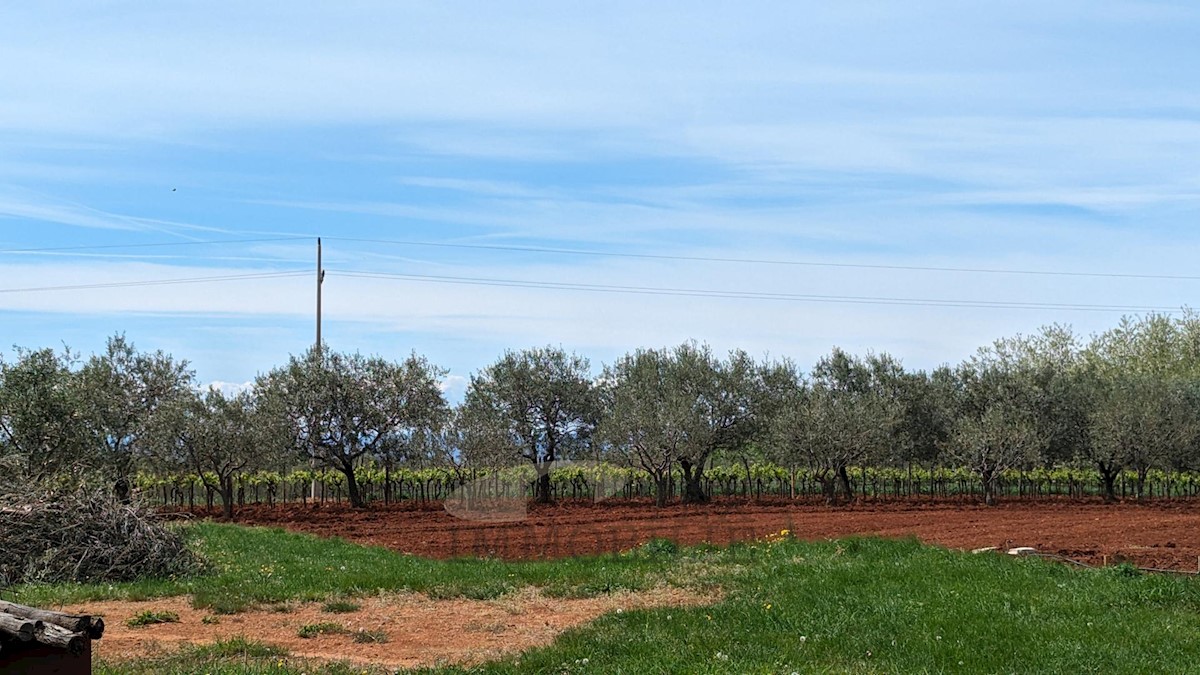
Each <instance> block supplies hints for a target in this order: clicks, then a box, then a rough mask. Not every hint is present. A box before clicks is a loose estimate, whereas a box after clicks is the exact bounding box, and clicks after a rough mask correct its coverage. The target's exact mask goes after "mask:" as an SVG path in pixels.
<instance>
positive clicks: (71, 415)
mask: <svg viewBox="0 0 1200 675" xmlns="http://www.w3.org/2000/svg"><path fill="white" fill-rule="evenodd" d="M74 361H75V359H74V356H73V355H72V354H71V353H70V351H67V350H64V351H63V352H62V353H58V352H55V350H53V349H48V348H47V349H38V350H31V349H22V348H17V349H16V359H15V360H14V361H11V362H10V361H5V360H3V359H0V456H5V457H6V458H7V459H6V464H9V465H10V466H12V467H14V468H16V470H17V471H18V472H19V473H20V474H21V475H22V476H23V477H24V478H28V479H33V480H41V479H45V478H49V477H51V476H54V475H63V474H65V473H66V472H67V471H68V470H69V469H79V468H81V466H82V465H83V463H84V460H85V458H86V454H87V451H88V448H89V444H88V435H87V428H86V426H85V424H84V419H83V415H82V405H81V399H82V391H81V387H80V386H79V378H78V377H76V374H75V373H74V372H73V370H72V366H73V363H74Z"/></svg>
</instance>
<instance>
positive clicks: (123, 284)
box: [0, 271, 308, 293]
mask: <svg viewBox="0 0 1200 675" xmlns="http://www.w3.org/2000/svg"><path fill="white" fill-rule="evenodd" d="M307 275H308V272H307V271H295V272H261V273H257V274H225V275H221V276H211V277H184V278H178V279H146V280H142V281H114V282H109V283H97V284H73V285H69V286H35V287H28V288H0V293H40V292H43V291H82V290H91V289H97V288H135V287H139V286H171V285H175V284H201V283H208V282H216V281H246V280H252V279H284V278H288V277H301V276H307Z"/></svg>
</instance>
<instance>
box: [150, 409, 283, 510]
mask: <svg viewBox="0 0 1200 675" xmlns="http://www.w3.org/2000/svg"><path fill="white" fill-rule="evenodd" d="M145 436H146V438H145V439H144V442H145V444H146V446H147V447H148V449H149V452H150V453H151V455H152V456H153V457H155V458H156V459H157V460H158V461H159V462H160V463H162V464H164V465H166V466H169V467H172V468H183V469H186V470H187V471H190V472H191V473H193V474H195V475H196V476H198V477H199V479H200V482H201V483H203V484H204V486H205V487H207V488H208V489H210V490H212V491H213V492H216V493H217V494H219V495H220V496H221V503H222V506H223V509H224V514H225V517H226V518H227V519H229V520H232V519H233V517H234V513H233V503H234V483H235V481H236V479H237V477H238V476H239V475H241V474H244V473H246V472H249V471H255V470H258V469H267V468H271V467H273V466H276V465H278V464H279V463H280V462H281V460H282V458H283V456H284V454H285V452H286V450H287V448H288V444H287V436H286V429H285V428H283V426H282V420H281V418H280V417H279V416H278V415H274V414H272V413H271V412H270V411H268V410H265V409H264V406H263V405H262V402H261V401H260V399H259V397H257V396H256V395H255V394H253V393H250V392H243V393H241V394H239V395H237V396H233V397H227V396H225V395H224V394H223V393H221V391H220V390H218V389H215V388H213V389H209V390H208V391H207V392H204V393H203V394H201V393H199V392H194V391H192V392H188V393H187V394H185V395H182V396H177V397H174V398H172V399H171V400H170V401H168V402H166V403H165V404H163V406H162V407H161V408H160V409H159V410H158V412H157V414H156V415H155V416H154V418H153V420H152V421H151V422H150V424H149V425H148V426H147V427H146V430H145Z"/></svg>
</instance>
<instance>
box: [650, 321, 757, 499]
mask: <svg viewBox="0 0 1200 675" xmlns="http://www.w3.org/2000/svg"><path fill="white" fill-rule="evenodd" d="M665 364H666V367H667V368H668V369H670V370H671V371H672V372H671V375H670V382H671V383H672V386H673V387H675V388H676V389H677V396H678V399H676V400H678V401H680V402H682V403H681V405H682V407H681V408H680V410H679V413H678V414H679V419H680V424H681V426H682V428H683V429H684V431H685V433H683V434H682V435H681V442H680V443H679V444H678V446H677V447H676V449H675V455H676V461H677V463H678V464H679V469H680V472H681V473H682V474H683V501H684V503H697V502H704V501H708V495H707V494H706V493H705V490H704V471H705V467H706V465H707V464H708V462H709V460H710V458H712V457H713V455H714V454H715V453H717V452H719V451H725V452H729V453H731V454H736V453H740V452H742V451H744V450H745V449H746V448H747V447H748V446H749V445H750V444H751V443H752V442H753V441H754V440H755V439H757V438H760V437H761V435H762V430H763V428H764V425H765V424H766V423H767V421H768V420H769V418H770V415H769V408H770V405H769V403H768V402H769V401H771V400H772V399H771V392H770V391H769V386H768V380H769V379H770V377H771V376H772V374H773V373H774V370H773V369H772V368H771V367H768V366H762V365H759V364H758V363H755V361H754V359H753V358H751V357H750V356H749V355H748V354H746V353H745V352H743V351H740V350H735V351H732V352H730V353H729V356H728V357H727V358H726V359H719V358H717V357H716V356H715V355H714V354H713V352H712V350H711V349H710V348H709V347H708V345H697V344H696V343H694V342H686V343H684V344H681V345H679V346H678V347H675V348H674V349H672V350H671V351H670V353H669V358H667V359H666V361H665Z"/></svg>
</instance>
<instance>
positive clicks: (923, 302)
mask: <svg viewBox="0 0 1200 675" xmlns="http://www.w3.org/2000/svg"><path fill="white" fill-rule="evenodd" d="M331 271H332V272H333V273H334V274H340V275H342V276H346V277H359V278H369V279H394V280H401V281H421V282H429V283H446V284H462V285H471V286H500V287H510V288H536V289H550V290H570V291H587V292H594V293H625V294H633V295H669V296H682V297H701V298H724V299H737V300H784V301H793V302H820V303H841V304H864V305H905V306H921V307H967V308H985V309H1039V310H1046V309H1055V310H1070V311H1087V312H1164V313H1172V312H1177V311H1179V308H1177V307H1150V306H1133V305H1089V304H1080V303H1045V302H1020V301H990V300H944V299H930V298H892V297H875V296H855V295H815V294H799V293H766V292H756V291H721V290H712V289H696V288H659V287H653V286H617V285H611V284H578V283H570V282H559V281H525V280H520V279H491V278H479V277H457V276H437V275H429V274H393V273H386V272H361V271H353V270H331Z"/></svg>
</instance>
